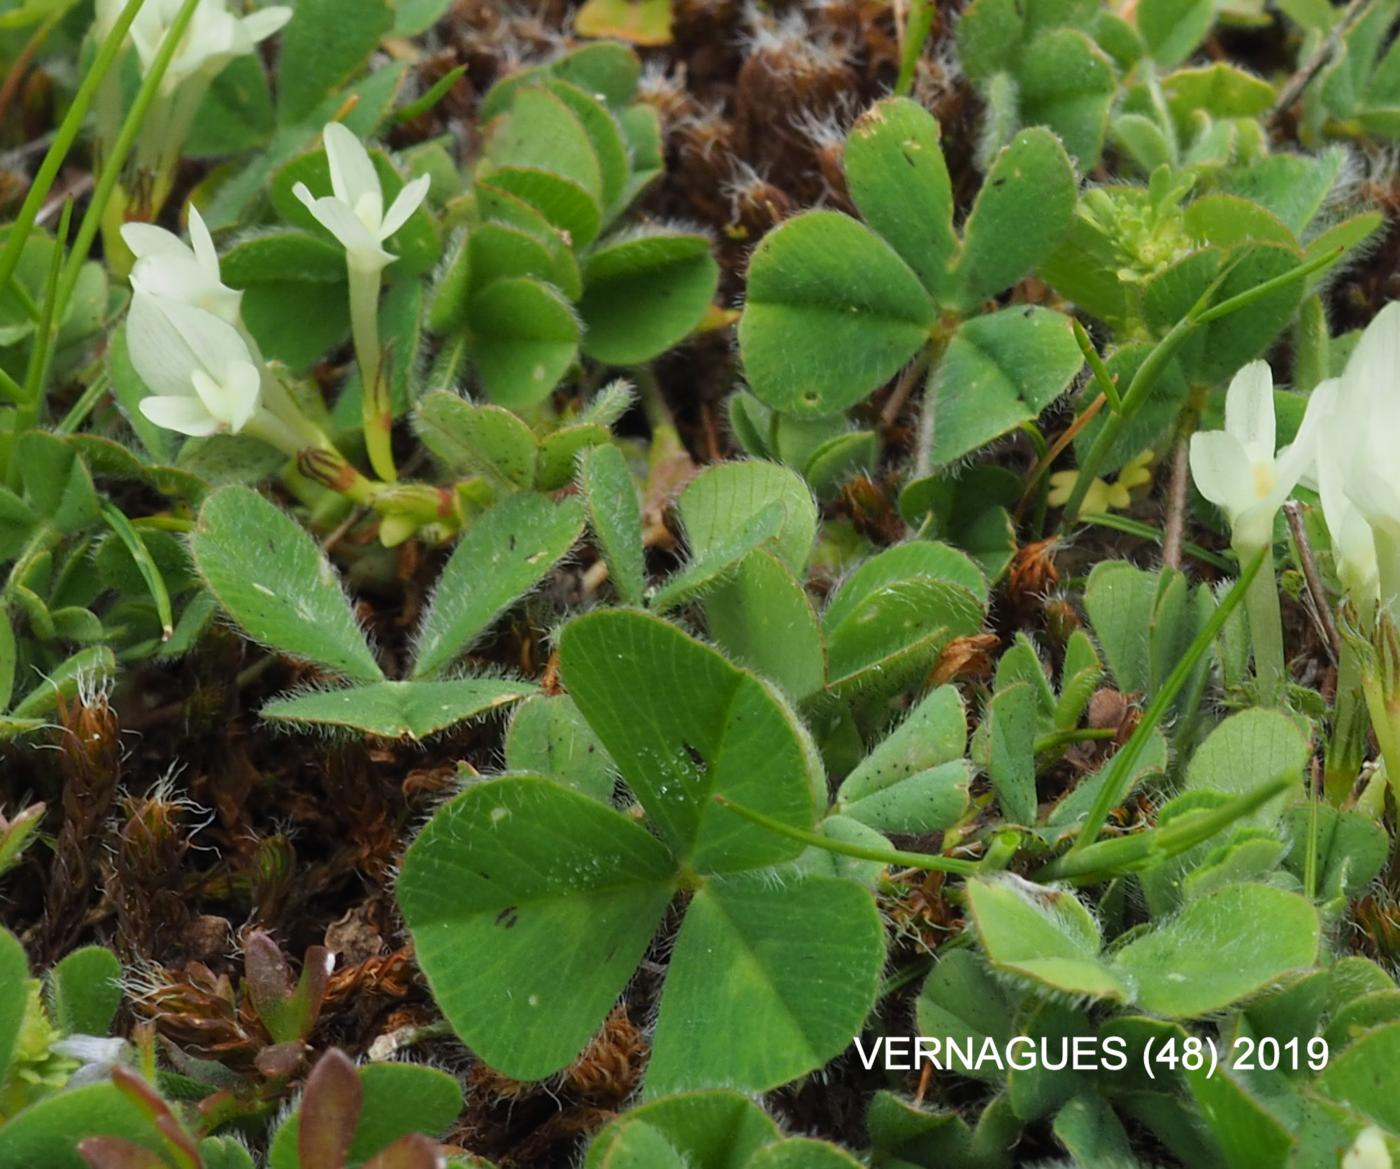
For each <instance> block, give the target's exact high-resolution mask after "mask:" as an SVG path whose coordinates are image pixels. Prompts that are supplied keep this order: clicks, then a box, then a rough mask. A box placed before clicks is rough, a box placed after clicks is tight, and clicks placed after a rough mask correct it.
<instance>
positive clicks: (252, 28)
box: [243, 4, 292, 45]
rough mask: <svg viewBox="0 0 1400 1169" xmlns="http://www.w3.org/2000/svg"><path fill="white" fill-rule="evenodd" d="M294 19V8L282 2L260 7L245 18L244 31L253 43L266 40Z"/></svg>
mask: <svg viewBox="0 0 1400 1169" xmlns="http://www.w3.org/2000/svg"><path fill="white" fill-rule="evenodd" d="M291 19H292V10H291V9H290V8H287V7H286V6H284V5H281V4H274V5H272V6H271V7H269V8H260V9H259V10H258V11H257V12H250V13H249V14H248V15H247V16H245V17H244V18H243V33H244V35H245V36H246V37H247V38H248V40H249V41H251V42H252V43H253V44H255V45H256V44H257V43H258V42H259V41H265V40H267V38H268V37H270V36H271V35H272V34H273V33H275V32H277V31H279V30H280V29H281V28H282V26H283V25H284V24H286V23H287V21H289V20H291Z"/></svg>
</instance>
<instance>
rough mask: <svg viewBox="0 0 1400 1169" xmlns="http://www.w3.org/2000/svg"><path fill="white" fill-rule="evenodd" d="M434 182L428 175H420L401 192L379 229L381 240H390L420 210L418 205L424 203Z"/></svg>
mask: <svg viewBox="0 0 1400 1169" xmlns="http://www.w3.org/2000/svg"><path fill="white" fill-rule="evenodd" d="M431 182H432V180H431V179H430V178H429V177H428V176H427V175H420V176H419V177H418V178H416V179H414V180H413V182H411V183H409V184H408V185H407V186H405V187H404V189H403V190H402V191H400V192H399V195H398V198H397V199H395V200H394V202H393V204H392V205H391V206H390V208H389V211H388V213H387V214H386V215H385V216H384V223H383V224H382V225H381V226H380V229H379V238H380V239H381V240H386V239H388V238H389V237H390V236H391V235H393V234H394V232H396V231H398V230H399V228H401V227H402V226H403V225H404V224H405V223H407V222H408V217H409V216H410V215H412V214H413V213H414V212H415V211H417V210H418V205H419V204H420V203H422V202H423V200H424V198H425V197H426V196H427V194H428V186H429V185H430V184H431Z"/></svg>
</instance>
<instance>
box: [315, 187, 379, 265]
mask: <svg viewBox="0 0 1400 1169" xmlns="http://www.w3.org/2000/svg"><path fill="white" fill-rule="evenodd" d="M302 202H303V203H305V202H306V200H305V199H303V200H302ZM308 206H309V207H310V209H311V214H312V215H314V216H315V217H316V221H317V222H318V223H319V224H320V225H321V226H322V227H324V228H325V229H326V230H327V231H328V232H330V233H331V235H333V236H335V238H336V239H337V240H339V241H340V245H341V247H343V248H344V249H345V250H346V252H348V253H349V255H350V262H351V263H353V264H356V265H358V266H360V267H369V268H376V267H377V268H382V267H384V266H385V265H386V264H388V263H390V262H391V261H392V260H393V258H394V257H393V256H391V255H390V254H389V253H388V252H386V251H385V250H384V249H383V248H382V247H380V246H379V241H378V240H377V239H375V238H374V236H373V235H371V234H370V231H369V228H367V227H366V226H365V225H364V224H363V223H361V222H360V220H359V218H358V217H357V216H356V215H355V213H354V212H353V211H351V210H350V208H349V207H347V206H346V205H345V204H344V203H342V202H341V201H340V200H339V199H330V198H324V199H316V200H314V201H313V202H312V203H310V204H308Z"/></svg>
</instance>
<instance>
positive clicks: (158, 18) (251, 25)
mask: <svg viewBox="0 0 1400 1169" xmlns="http://www.w3.org/2000/svg"><path fill="white" fill-rule="evenodd" d="M182 7H183V0H146V3H145V4H143V5H142V6H141V10H140V11H139V12H138V13H137V14H136V18H135V20H133V21H132V24H131V42H132V44H134V45H135V46H136V55H137V56H138V57H139V58H140V60H141V69H142V71H143V72H144V71H145V70H148V69H150V67H151V63H152V62H153V61H154V60H155V57H156V54H157V53H158V52H160V47H161V44H162V43H163V42H164V40H165V38H166V36H167V35H168V34H169V32H170V26H171V25H172V24H174V22H175V17H176V16H177V15H178V14H179V12H180V9H181V8H182ZM116 10H117V11H120V6H117V9H116ZM291 17H292V10H291V9H290V8H287V7H285V6H283V5H274V6H272V7H269V8H261V9H259V10H258V11H256V12H250V13H249V14H248V15H247V16H237V15H235V14H234V13H232V12H230V11H229V7H228V0H199V4H198V6H197V7H196V8H195V10H194V17H193V18H192V19H191V20H190V22H189V25H188V26H187V27H186V29H185V35H184V36H183V37H181V38H180V43H179V46H178V47H177V48H176V50H175V55H174V56H173V57H172V58H171V59H170V65H169V67H168V68H167V69H166V71H165V76H164V77H162V78H161V84H160V89H161V93H162V94H163V95H165V96H167V97H169V96H170V95H171V94H173V93H174V92H175V90H176V89H178V88H179V86H180V84H181V83H182V82H184V81H186V80H188V79H189V78H191V77H196V76H203V77H205V78H212V77H213V76H214V75H215V74H216V73H218V72H219V70H221V69H222V68H223V67H224V66H225V65H227V64H228V63H229V62H230V61H232V60H233V59H234V58H235V57H242V56H246V55H247V54H248V53H251V52H252V51H253V50H254V49H255V48H256V47H257V45H258V42H259V41H264V40H266V39H267V38H268V37H270V36H271V35H272V34H273V33H275V32H277V30H278V29H280V28H281V27H282V26H283V25H284V24H286V23H287V21H289V20H290V19H291ZM104 19H108V20H111V21H113V22H115V19H116V17H115V15H113V14H112V13H111V11H110V8H109V9H108V10H106V11H104V9H103V8H101V7H99V10H98V25H99V27H101V26H102V21H103V20H104ZM107 27H108V28H110V27H111V25H110V24H109V25H108V26H107Z"/></svg>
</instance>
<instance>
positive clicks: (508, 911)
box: [496, 905, 520, 929]
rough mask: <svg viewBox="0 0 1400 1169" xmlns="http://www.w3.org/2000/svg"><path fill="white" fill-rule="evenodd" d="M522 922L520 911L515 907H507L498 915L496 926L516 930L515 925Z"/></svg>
mask: <svg viewBox="0 0 1400 1169" xmlns="http://www.w3.org/2000/svg"><path fill="white" fill-rule="evenodd" d="M519 920H520V911H519V910H518V909H516V908H515V906H514V905H507V906H506V907H505V908H504V909H503V910H501V912H500V913H498V914H496V924H497V925H501V926H505V928H506V929H514V928H515V923H516V922H518V921H519Z"/></svg>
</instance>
